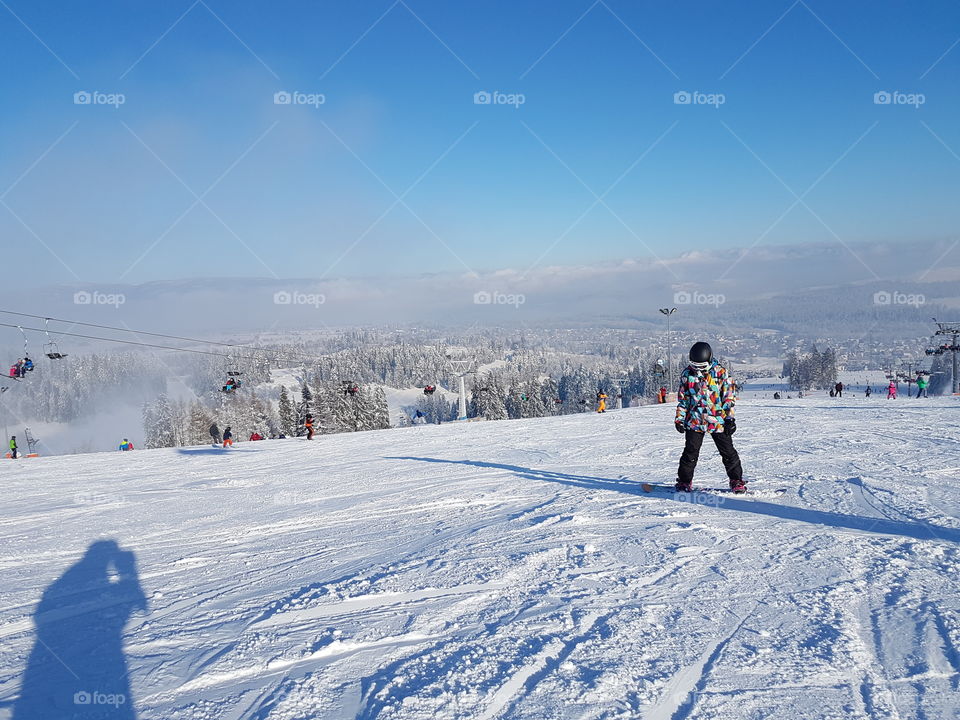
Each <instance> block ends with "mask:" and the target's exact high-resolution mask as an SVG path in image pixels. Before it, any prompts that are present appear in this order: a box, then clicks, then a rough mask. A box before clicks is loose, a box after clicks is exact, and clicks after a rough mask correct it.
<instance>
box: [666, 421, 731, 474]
mask: <svg viewBox="0 0 960 720" xmlns="http://www.w3.org/2000/svg"><path fill="white" fill-rule="evenodd" d="M706 434H707V433H702V432H696V431H695V430H687V432H686V433H684V438H685V440H686V442H685V443H684V446H683V454H682V455H681V456H680V469H679V470H677V480H678V481H679V482H681V483H683V484H687V483H692V482H693V471H694V470H696V469H697V460H698V459H699V458H700V448H701V446H702V445H703V436H704V435H706ZM709 434H710V437H712V438H713V443H714V445H716V446H717V450H718V451H719V452H720V458H721V459H722V460H723V467H724V468H726V471H727V477H728V478H730V479H731V480H737V481H740V480H743V468H742V467H741V466H740V456H739V455H738V454H737V451H736V449H735V448H734V447H733V437H731V436H730V434H729V433H709Z"/></svg>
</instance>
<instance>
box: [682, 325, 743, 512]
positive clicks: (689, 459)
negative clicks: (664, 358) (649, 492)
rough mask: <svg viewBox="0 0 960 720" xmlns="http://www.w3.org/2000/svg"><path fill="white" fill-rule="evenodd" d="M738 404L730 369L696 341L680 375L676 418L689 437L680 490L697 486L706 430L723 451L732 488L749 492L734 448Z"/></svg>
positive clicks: (703, 343)
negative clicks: (699, 460) (697, 473)
mask: <svg viewBox="0 0 960 720" xmlns="http://www.w3.org/2000/svg"><path fill="white" fill-rule="evenodd" d="M735 404H736V393H735V392H734V390H733V384H732V383H731V381H730V375H729V374H728V373H727V370H726V368H724V367H723V366H722V365H720V363H719V362H717V361H716V360H715V359H714V358H713V350H712V348H711V347H710V345H708V344H707V343H705V342H698V343H694V345H693V347H691V348H690V365H689V366H687V368H686V369H685V370H684V371H683V373H682V374H681V375H680V387H679V389H678V390H677V414H676V417H675V419H674V424H675V426H676V429H677V432H678V433H680V434H682V435H683V436H684V440H685V443H684V448H683V454H682V455H681V456H680V468H679V470H678V471H677V484H676V489H677V490H678V491H679V492H690V491H691V490H692V489H693V473H694V471H695V470H696V468H697V460H698V459H699V457H700V448H701V446H702V445H703V436H704V434H706V433H709V434H710V436H711V437H712V438H713V442H714V444H715V445H716V446H717V450H718V451H719V452H720V457H721V458H722V459H723V467H724V468H725V469H726V471H727V478H728V479H729V480H730V489H731V490H733V491H734V492H736V493H742V492H746V489H747V486H746V483H744V481H743V468H742V467H741V465H740V456H739V455H738V454H737V451H736V449H735V448H734V447H733V437H732V436H733V434H734V433H735V432H736V431H737V421H736V420H735V419H734V405H735Z"/></svg>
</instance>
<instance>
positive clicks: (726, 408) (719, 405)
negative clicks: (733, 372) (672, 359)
mask: <svg viewBox="0 0 960 720" xmlns="http://www.w3.org/2000/svg"><path fill="white" fill-rule="evenodd" d="M736 401H737V396H736V389H735V387H734V384H733V381H732V380H731V379H730V374H729V373H728V372H727V369H726V368H725V367H723V366H722V365H721V364H720V363H718V362H717V361H716V360H713V361H712V362H711V363H710V367H709V368H707V370H706V371H704V372H701V371H700V370H697V369H696V368H694V367H687V369H686V370H684V371H683V374H682V375H681V376H680V388H679V389H678V390H677V416H676V422H678V423H681V424H682V425H683V427H684V428H686V429H687V430H695V431H696V432H708V433H715V432H723V421H724V420H725V419H726V418H732V417H733V408H734V404H735V403H736Z"/></svg>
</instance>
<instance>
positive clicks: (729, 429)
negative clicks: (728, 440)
mask: <svg viewBox="0 0 960 720" xmlns="http://www.w3.org/2000/svg"><path fill="white" fill-rule="evenodd" d="M723 431H724V432H725V433H726V434H727V435H733V434H734V433H735V432H736V431H737V421H736V420H734V419H733V418H727V419H726V420H724V421H723Z"/></svg>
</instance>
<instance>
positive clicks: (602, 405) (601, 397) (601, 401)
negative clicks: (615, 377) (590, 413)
mask: <svg viewBox="0 0 960 720" xmlns="http://www.w3.org/2000/svg"><path fill="white" fill-rule="evenodd" d="M606 411H607V394H606V393H605V392H604V391H603V390H597V412H598V413H605V412H606Z"/></svg>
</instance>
